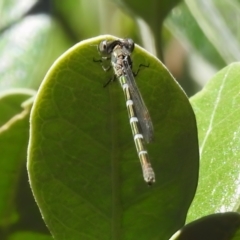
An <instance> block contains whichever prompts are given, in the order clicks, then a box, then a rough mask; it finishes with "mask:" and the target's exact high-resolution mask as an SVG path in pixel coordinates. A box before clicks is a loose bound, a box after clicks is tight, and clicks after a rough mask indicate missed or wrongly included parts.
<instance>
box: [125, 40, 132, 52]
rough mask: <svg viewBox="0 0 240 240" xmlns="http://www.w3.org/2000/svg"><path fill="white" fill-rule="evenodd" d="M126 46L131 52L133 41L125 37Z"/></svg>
mask: <svg viewBox="0 0 240 240" xmlns="http://www.w3.org/2000/svg"><path fill="white" fill-rule="evenodd" d="M125 40H126V48H127V49H128V50H129V51H130V52H133V50H134V41H133V40H132V39H131V38H126V39H125Z"/></svg>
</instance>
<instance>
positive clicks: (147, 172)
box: [118, 75, 155, 185]
mask: <svg viewBox="0 0 240 240" xmlns="http://www.w3.org/2000/svg"><path fill="white" fill-rule="evenodd" d="M118 79H119V82H120V84H121V86H122V89H123V92H124V96H125V100H126V105H127V111H128V116H129V121H130V126H131V129H132V134H133V138H134V142H135V146H136V150H137V153H138V157H139V159H140V162H141V166H142V171H143V177H144V180H145V181H146V182H147V183H148V184H149V185H151V184H152V183H153V182H155V174H154V171H153V169H152V166H151V163H150V160H149V156H148V152H147V150H146V149H145V146H144V139H143V135H142V132H141V129H140V127H139V123H138V121H139V119H138V118H137V116H136V113H135V110H134V102H133V100H132V98H131V93H130V90H129V86H128V84H127V82H126V78H125V76H124V75H122V76H120V77H118Z"/></svg>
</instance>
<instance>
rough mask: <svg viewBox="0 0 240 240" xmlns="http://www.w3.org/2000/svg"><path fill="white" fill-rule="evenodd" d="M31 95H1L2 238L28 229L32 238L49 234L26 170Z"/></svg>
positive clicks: (21, 91)
mask: <svg viewBox="0 0 240 240" xmlns="http://www.w3.org/2000/svg"><path fill="white" fill-rule="evenodd" d="M34 94H36V92H35V91H32V90H28V89H17V90H16V89H15V90H11V91H6V92H4V93H1V94H0V112H1V115H0V149H1V154H0V175H1V187H0V238H1V239H9V238H10V236H11V237H13V236H12V234H13V235H14V236H15V235H18V234H17V232H20V230H25V231H26V230H29V231H31V232H32V235H33V232H34V231H35V238H34V239H37V236H38V233H39V232H41V233H46V234H49V233H48V231H47V229H46V226H45V225H44V222H43V220H42V218H41V216H40V213H39V210H38V209H37V206H36V203H35V201H34V199H33V196H32V193H31V191H30V188H29V183H28V179H27V171H26V158H27V144H28V139H29V115H30V109H31V104H32V102H33V96H34ZM20 235H21V234H20ZM45 236H47V235H45ZM48 236H49V235H48ZM49 237H50V236H49ZM14 239H17V238H15V237H14ZM19 239H24V238H20V237H19ZM25 239H26V238H25Z"/></svg>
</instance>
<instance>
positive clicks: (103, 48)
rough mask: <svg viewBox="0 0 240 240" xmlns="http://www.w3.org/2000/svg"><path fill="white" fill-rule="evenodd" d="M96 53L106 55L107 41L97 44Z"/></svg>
mask: <svg viewBox="0 0 240 240" xmlns="http://www.w3.org/2000/svg"><path fill="white" fill-rule="evenodd" d="M98 51H99V52H100V53H101V54H107V41H106V40H104V41H102V42H100V43H99V45H98Z"/></svg>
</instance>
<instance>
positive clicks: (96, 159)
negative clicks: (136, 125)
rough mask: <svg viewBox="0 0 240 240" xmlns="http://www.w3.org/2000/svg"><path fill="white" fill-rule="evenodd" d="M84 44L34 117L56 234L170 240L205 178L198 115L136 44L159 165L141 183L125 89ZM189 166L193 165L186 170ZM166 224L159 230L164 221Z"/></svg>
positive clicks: (36, 187) (53, 72)
mask: <svg viewBox="0 0 240 240" xmlns="http://www.w3.org/2000/svg"><path fill="white" fill-rule="evenodd" d="M106 38H107V39H113V38H114V37H112V36H108V35H107V36H101V37H98V38H93V39H90V40H87V41H83V42H80V43H79V44H77V45H75V46H74V47H73V48H71V49H70V50H69V51H67V52H66V53H65V54H64V55H63V56H62V57H61V58H59V59H58V60H57V61H56V62H55V64H54V65H53V66H52V68H51V69H50V70H49V72H48V74H47V75H46V77H45V79H44V81H43V83H42V85H41V87H40V90H39V92H38V95H37V98H36V101H35V103H34V107H33V110H32V114H31V131H30V135H31V136H30V143H29V153H28V157H29V158H28V171H29V176H30V183H31V187H32V190H33V192H34V195H35V198H36V201H37V203H38V205H39V207H40V209H41V212H42V214H43V217H44V220H45V221H46V224H47V226H48V227H49V229H50V231H51V232H52V234H53V236H54V237H55V239H63V238H65V239H86V240H87V239H99V238H101V239H134V238H137V239H154V238H155V239H156V238H160V239H168V238H169V237H170V236H171V235H172V234H173V233H174V232H175V231H176V230H177V229H179V228H180V227H181V226H182V225H183V224H184V220H185V216H186V212H187V209H188V207H189V204H190V203H191V200H192V198H193V195H194V192H195V188H196V184H197V178H198V141H197V131H196V122H195V116H194V113H193V111H192V108H191V106H190V104H189V101H188V98H187V97H186V95H185V94H184V92H183V91H182V89H181V88H180V87H179V85H178V84H177V83H176V82H175V80H174V79H173V78H172V76H171V75H170V73H169V72H168V71H167V69H166V68H165V67H164V66H163V65H162V64H161V63H160V62H159V61H158V60H157V59H156V58H155V57H153V56H152V55H150V54H149V53H147V52H146V51H145V50H144V49H142V48H140V47H139V46H136V48H135V50H134V53H133V63H134V67H133V71H136V70H137V68H138V66H139V64H140V63H142V64H149V67H148V68H145V69H142V70H141V71H140V72H139V75H138V76H137V84H138V86H139V89H140V91H141V93H142V96H143V98H144V99H145V102H146V105H147V107H148V109H149V111H150V114H151V118H152V121H153V124H154V129H155V138H154V142H153V143H151V144H149V145H147V149H148V152H149V155H150V158H151V161H152V165H153V167H154V169H155V172H156V183H155V184H154V185H153V186H152V187H151V188H150V187H148V186H147V185H146V183H145V182H144V180H143V177H142V172H141V167H140V163H139V160H138V157H137V154H136V149H135V146H134V142H133V139H132V134H131V130H130V126H129V120H128V116H127V111H126V105H125V100H124V96H123V93H122V89H121V87H120V86H119V84H118V83H117V82H113V83H111V84H109V85H108V86H107V87H106V88H103V84H105V83H106V81H108V79H109V78H111V77H112V74H113V73H112V71H109V72H108V73H105V72H104V71H103V70H102V67H101V65H100V64H99V63H97V62H94V61H93V59H94V58H95V59H98V58H100V56H99V55H98V53H97V47H96V45H97V44H98V43H99V42H100V41H101V40H103V39H106ZM189 169H191V170H189ZM159 226H161V227H159Z"/></svg>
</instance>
